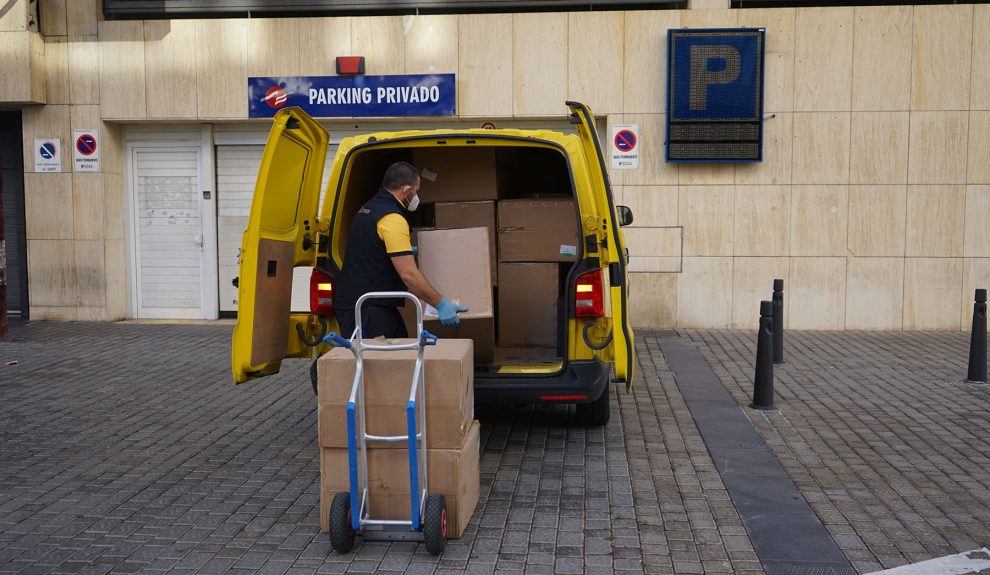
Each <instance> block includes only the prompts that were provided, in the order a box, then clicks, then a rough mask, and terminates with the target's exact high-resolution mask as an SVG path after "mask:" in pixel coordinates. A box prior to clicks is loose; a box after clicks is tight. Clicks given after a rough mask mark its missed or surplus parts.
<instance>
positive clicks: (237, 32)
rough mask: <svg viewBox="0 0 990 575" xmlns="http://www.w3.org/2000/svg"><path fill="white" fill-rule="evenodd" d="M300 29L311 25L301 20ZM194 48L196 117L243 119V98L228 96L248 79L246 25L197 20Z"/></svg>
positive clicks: (245, 111)
mask: <svg viewBox="0 0 990 575" xmlns="http://www.w3.org/2000/svg"><path fill="white" fill-rule="evenodd" d="M316 20H322V19H316ZM345 20H347V19H345ZM347 21H348V22H349V20H347ZM304 23H305V24H304ZM300 26H301V27H303V30H309V29H310V27H311V26H312V24H309V23H308V21H306V20H301V21H300ZM335 38H339V35H337V36H335ZM338 41H339V40H338ZM346 41H347V42H348V43H350V30H347V36H346ZM196 47H197V50H198V52H199V65H198V66H197V69H196V91H197V98H198V108H199V117H200V118H245V117H247V115H248V102H247V98H243V97H242V98H232V97H231V95H232V94H243V93H244V90H245V82H246V80H247V77H248V63H247V62H248V21H247V20H199V21H198V22H197V27H196ZM314 56H315V55H314ZM314 59H319V56H315V57H314Z"/></svg>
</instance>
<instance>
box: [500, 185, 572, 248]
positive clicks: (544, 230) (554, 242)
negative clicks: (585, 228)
mask: <svg viewBox="0 0 990 575" xmlns="http://www.w3.org/2000/svg"><path fill="white" fill-rule="evenodd" d="M577 254H578V229H577V212H576V211H575V209H574V200H571V199H567V198H559V199H557V198H553V199H551V198H544V199H526V200H502V201H500V202H499V203H498V258H499V261H500V262H574V261H576V260H577Z"/></svg>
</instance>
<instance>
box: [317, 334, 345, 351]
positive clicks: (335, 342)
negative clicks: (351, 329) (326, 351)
mask: <svg viewBox="0 0 990 575" xmlns="http://www.w3.org/2000/svg"><path fill="white" fill-rule="evenodd" d="M323 341H324V342H325V343H328V344H330V347H346V348H347V349H351V342H350V341H348V340H346V339H344V338H342V337H340V336H339V335H337V333H336V332H333V331H331V332H330V333H329V334H328V335H327V336H326V337H325V338H323Z"/></svg>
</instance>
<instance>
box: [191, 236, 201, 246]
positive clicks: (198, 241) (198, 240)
mask: <svg viewBox="0 0 990 575" xmlns="http://www.w3.org/2000/svg"><path fill="white" fill-rule="evenodd" d="M193 241H194V242H196V245H197V246H199V247H203V234H196V237H195V238H194V239H193Z"/></svg>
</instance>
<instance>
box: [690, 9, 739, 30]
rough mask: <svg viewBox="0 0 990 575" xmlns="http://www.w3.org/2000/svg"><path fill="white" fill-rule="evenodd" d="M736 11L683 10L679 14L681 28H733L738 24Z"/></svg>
mask: <svg viewBox="0 0 990 575" xmlns="http://www.w3.org/2000/svg"><path fill="white" fill-rule="evenodd" d="M737 17H738V12H737V11H736V10H731V9H724V10H684V11H682V12H681V27H683V28H735V27H736V23H737V22H738V19H737Z"/></svg>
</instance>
